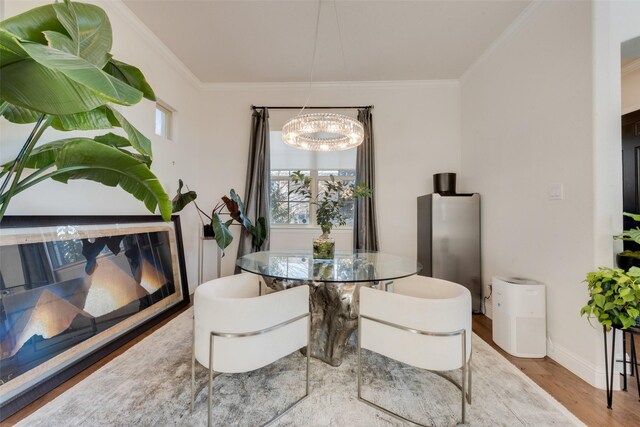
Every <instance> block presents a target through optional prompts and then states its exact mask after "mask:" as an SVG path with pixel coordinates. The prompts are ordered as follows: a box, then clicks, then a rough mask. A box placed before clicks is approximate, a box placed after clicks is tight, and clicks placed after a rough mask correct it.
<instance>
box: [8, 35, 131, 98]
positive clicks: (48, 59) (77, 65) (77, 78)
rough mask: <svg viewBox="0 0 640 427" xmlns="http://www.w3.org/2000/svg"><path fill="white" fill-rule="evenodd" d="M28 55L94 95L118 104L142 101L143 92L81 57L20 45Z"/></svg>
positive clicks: (42, 47)
mask: <svg viewBox="0 0 640 427" xmlns="http://www.w3.org/2000/svg"><path fill="white" fill-rule="evenodd" d="M20 45H21V46H22V48H23V49H24V50H25V51H26V52H27V53H28V54H29V56H30V57H31V58H32V59H33V60H34V61H36V62H37V63H39V64H40V65H43V66H45V67H47V68H49V69H51V70H56V71H58V72H60V73H62V74H63V75H64V76H66V77H67V78H69V79H71V80H72V81H74V82H76V83H78V84H80V85H83V86H85V87H87V88H89V89H90V90H92V91H93V92H95V93H96V94H97V95H99V96H101V97H103V98H105V99H107V100H109V101H111V102H115V103H117V104H122V105H133V104H135V103H137V102H139V101H140V99H142V92H140V91H139V90H137V89H135V88H132V87H131V86H129V85H128V84H126V83H124V82H122V81H120V80H118V79H116V78H114V77H112V76H110V75H109V74H107V73H105V72H104V71H102V70H101V68H102V66H100V67H97V66H96V65H94V64H92V63H91V62H89V61H87V60H86V59H84V58H82V57H78V56H76V55H73V54H70V53H67V52H63V51H60V50H57V49H53V48H51V47H49V46H44V45H41V44H38V43H33V42H22V43H20Z"/></svg>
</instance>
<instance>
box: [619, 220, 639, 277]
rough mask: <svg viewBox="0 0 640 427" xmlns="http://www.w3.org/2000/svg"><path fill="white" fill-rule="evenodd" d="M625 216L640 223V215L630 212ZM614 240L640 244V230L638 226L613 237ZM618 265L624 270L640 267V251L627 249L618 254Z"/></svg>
mask: <svg viewBox="0 0 640 427" xmlns="http://www.w3.org/2000/svg"><path fill="white" fill-rule="evenodd" d="M623 215H624V216H626V217H629V218H631V219H632V220H634V221H635V222H640V215H637V214H631V213H628V212H624V213H623ZM613 238H614V239H618V240H624V241H627V242H635V243H637V244H640V228H639V227H638V226H637V225H636V227H635V228H631V229H629V230H624V231H623V232H622V233H620V234H618V235H615V236H613ZM616 263H617V264H618V267H620V268H622V269H623V270H629V269H630V268H631V267H632V266H636V267H640V251H638V250H630V249H627V250H625V251H623V252H620V253H619V254H616Z"/></svg>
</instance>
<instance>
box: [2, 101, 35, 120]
mask: <svg viewBox="0 0 640 427" xmlns="http://www.w3.org/2000/svg"><path fill="white" fill-rule="evenodd" d="M6 104H7V106H6V108H5V110H4V111H3V112H2V116H3V117H4V118H5V119H7V120H8V121H10V122H11V123H17V124H27V123H35V122H37V121H38V119H39V118H40V116H41V115H42V114H40V113H38V112H37V111H33V110H29V109H26V108H22V107H17V106H15V105H13V104H10V103H8V102H7V103H6Z"/></svg>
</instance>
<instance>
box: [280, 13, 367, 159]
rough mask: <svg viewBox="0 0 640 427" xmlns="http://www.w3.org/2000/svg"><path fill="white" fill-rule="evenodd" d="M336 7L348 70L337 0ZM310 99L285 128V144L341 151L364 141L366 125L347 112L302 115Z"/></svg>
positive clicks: (318, 17)
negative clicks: (346, 114) (346, 113)
mask: <svg viewBox="0 0 640 427" xmlns="http://www.w3.org/2000/svg"><path fill="white" fill-rule="evenodd" d="M321 7H322V0H319V1H318V14H317V16H316V32H315V39H314V42H313V59H312V62H311V77H310V79H309V80H310V81H309V96H308V97H307V102H309V98H310V97H311V86H312V83H313V71H314V66H315V62H316V47H317V45H318V25H319V23H320V8H321ZM333 10H334V13H335V16H336V23H337V24H338V35H339V38H340V49H341V51H342V61H343V65H344V68H345V71H346V61H345V59H344V48H343V46H342V32H341V31H340V21H339V20H338V11H337V9H336V3H335V0H334V2H333ZM307 102H305V105H304V106H303V107H302V109H301V110H300V112H299V113H298V115H297V116H296V117H294V118H293V119H291V120H289V121H288V122H287V123H285V124H284V126H283V127H282V140H283V141H284V143H285V144H287V145H289V146H291V147H294V148H300V149H302V150H309V151H342V150H348V149H349V148H354V147H357V146H358V145H360V144H361V143H362V141H364V128H363V127H362V124H361V123H360V122H359V121H357V120H355V119H353V118H351V117H349V116H345V115H344V114H336V113H312V114H302V112H303V111H304V109H305V108H306V106H307Z"/></svg>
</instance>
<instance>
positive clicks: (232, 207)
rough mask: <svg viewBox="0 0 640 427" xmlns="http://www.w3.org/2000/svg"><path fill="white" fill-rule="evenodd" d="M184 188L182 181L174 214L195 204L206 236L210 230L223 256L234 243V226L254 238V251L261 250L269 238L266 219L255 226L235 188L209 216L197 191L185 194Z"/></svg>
mask: <svg viewBox="0 0 640 427" xmlns="http://www.w3.org/2000/svg"><path fill="white" fill-rule="evenodd" d="M183 187H184V183H183V182H182V180H179V181H178V191H177V193H176V195H175V197H174V198H173V201H172V203H173V212H174V213H175V212H180V211H181V210H182V209H184V208H185V206H187V205H188V204H189V203H193V204H194V206H195V207H196V209H197V210H198V215H199V216H200V221H202V225H203V226H204V230H205V236H207V230H210V232H211V233H212V236H211V237H213V238H214V239H215V240H216V243H217V244H218V246H219V247H220V249H221V250H222V253H223V255H224V250H225V249H226V248H227V246H229V245H230V244H231V242H232V241H233V235H232V234H231V230H230V227H231V226H232V225H239V226H240V227H242V230H243V232H244V233H249V234H250V235H251V237H252V239H251V242H252V245H253V247H254V249H256V250H260V248H261V247H262V244H263V243H264V241H265V239H266V237H267V224H266V220H265V218H264V217H260V218H258V219H256V224H255V225H253V223H252V222H251V220H249V218H248V217H247V216H246V214H245V212H246V208H245V205H244V202H243V201H242V199H241V198H240V196H238V193H236V191H235V190H234V189H233V188H232V189H231V191H230V192H229V196H222V197H221V200H220V201H219V202H218V203H216V205H215V206H214V207H213V209H212V210H211V214H210V215H209V214H208V213H207V212H205V211H203V210H202V209H201V208H200V206H198V204H197V203H196V198H197V197H198V195H197V193H196V192H195V191H192V190H189V189H188V188H187V192H185V193H183V192H182V188H183ZM225 209H226V212H225ZM203 215H204V217H206V218H207V220H208V224H207V223H205V222H204V220H203V219H202V216H203ZM223 216H229V219H227V220H226V221H225V220H223V218H222V217H223Z"/></svg>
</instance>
